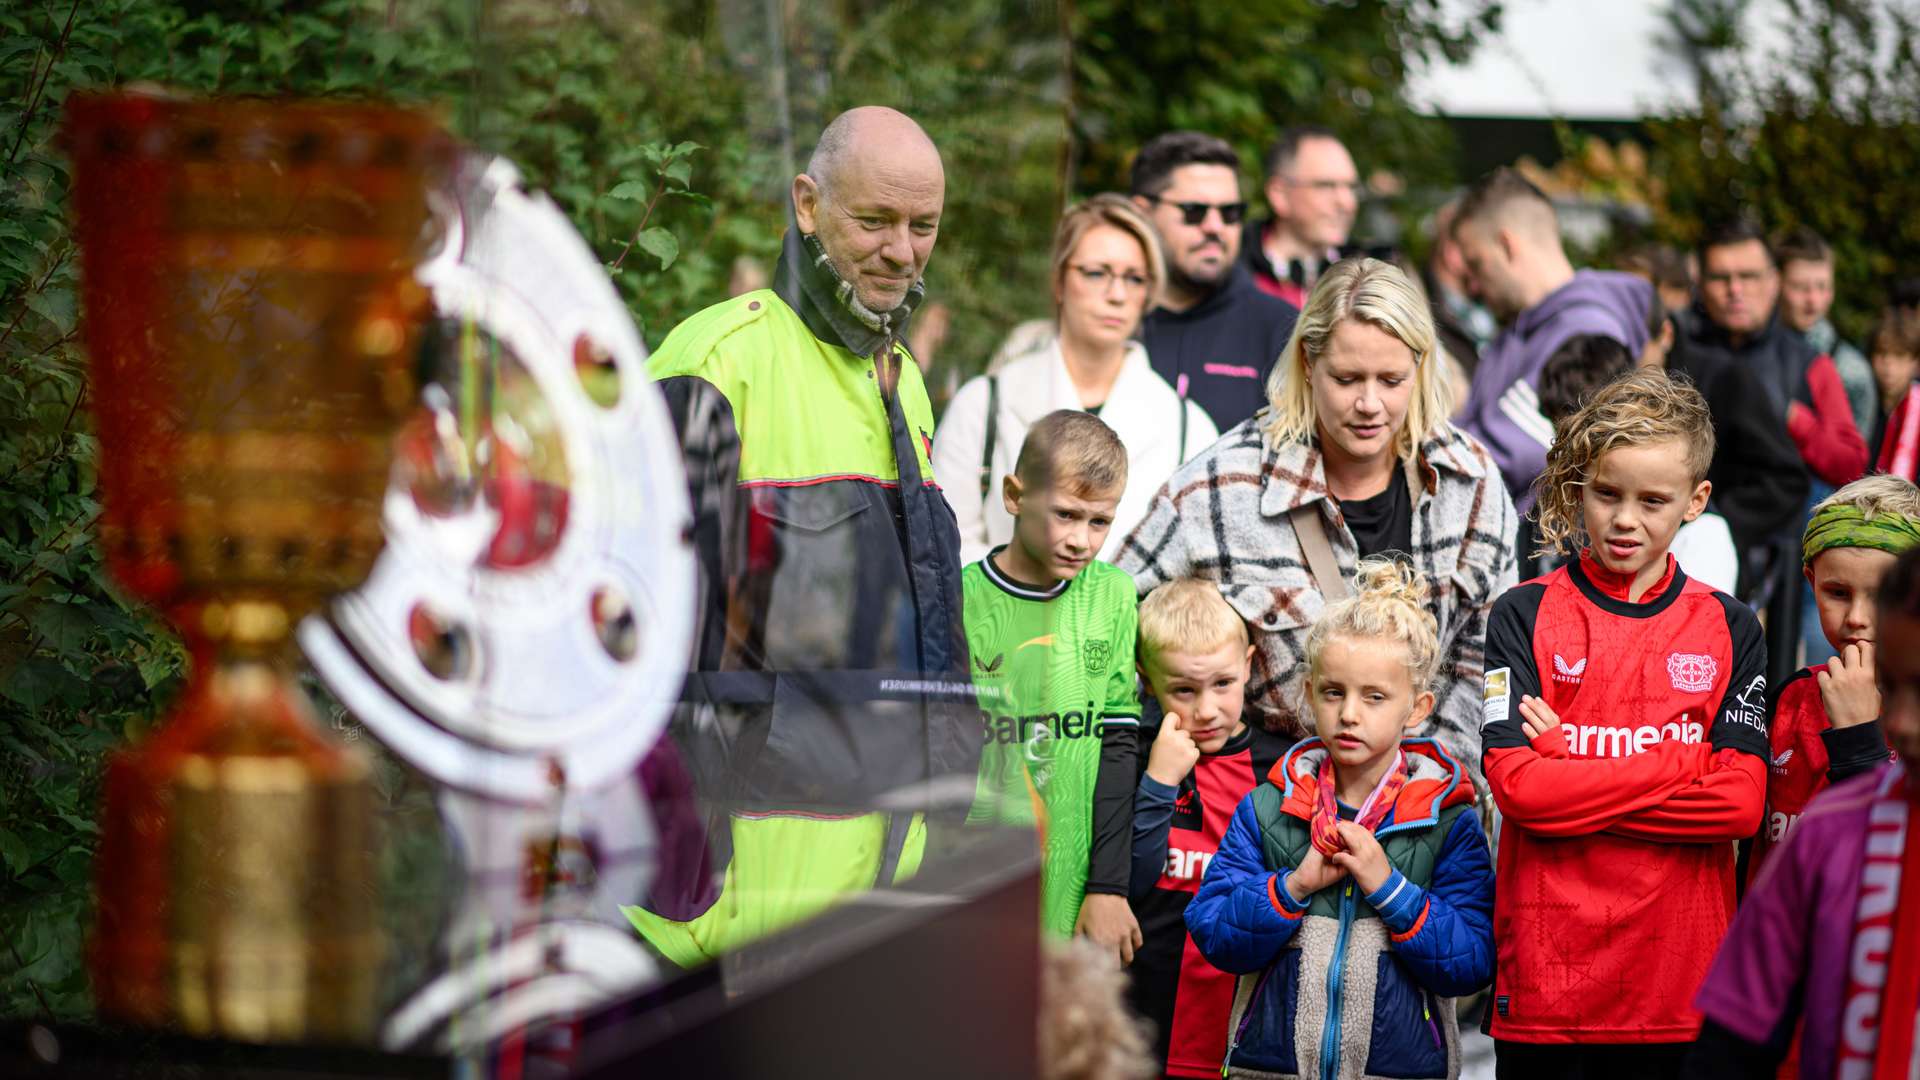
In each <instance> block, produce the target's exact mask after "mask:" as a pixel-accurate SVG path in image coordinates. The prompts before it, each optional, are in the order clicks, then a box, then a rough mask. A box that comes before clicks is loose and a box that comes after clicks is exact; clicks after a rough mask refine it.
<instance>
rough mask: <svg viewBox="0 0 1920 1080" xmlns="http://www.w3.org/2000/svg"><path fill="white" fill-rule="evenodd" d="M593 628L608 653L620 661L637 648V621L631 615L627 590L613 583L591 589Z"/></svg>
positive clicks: (638, 628)
mask: <svg viewBox="0 0 1920 1080" xmlns="http://www.w3.org/2000/svg"><path fill="white" fill-rule="evenodd" d="M592 608H593V632H594V636H596V637H598V638H599V639H600V645H601V647H602V648H605V649H606V650H607V655H608V656H611V657H613V658H614V659H615V660H618V661H620V662H622V663H624V662H626V661H628V660H631V659H633V658H634V656H635V655H637V654H638V653H639V652H640V624H639V622H638V621H637V620H635V619H634V617H633V604H631V603H630V602H628V600H627V594H626V593H624V592H622V591H620V590H619V589H618V588H615V587H613V586H610V585H608V586H602V587H600V588H598V589H595V590H594V592H593V604H592Z"/></svg>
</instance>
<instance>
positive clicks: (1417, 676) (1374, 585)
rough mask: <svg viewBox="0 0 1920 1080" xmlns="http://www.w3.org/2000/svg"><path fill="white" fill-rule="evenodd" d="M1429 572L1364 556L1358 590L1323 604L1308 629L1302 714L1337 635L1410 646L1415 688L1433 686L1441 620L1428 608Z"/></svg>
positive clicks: (1418, 690)
mask: <svg viewBox="0 0 1920 1080" xmlns="http://www.w3.org/2000/svg"><path fill="white" fill-rule="evenodd" d="M1428 593H1429V590H1428V588H1427V578H1426V575H1425V574H1422V573H1421V572H1420V571H1418V570H1416V569H1414V568H1413V567H1412V566H1410V565H1407V564H1405V563H1402V562H1400V561H1399V560H1397V559H1389V558H1384V557H1380V556H1375V557H1373V558H1367V559H1362V560H1360V567H1359V569H1358V570H1356V571H1355V572H1354V575H1353V595H1351V596H1348V597H1346V598H1345V599H1342V600H1335V601H1334V602H1333V603H1331V604H1328V605H1327V606H1326V607H1324V608H1321V609H1320V617H1319V618H1317V619H1315V620H1313V626H1312V627H1311V628H1310V629H1308V630H1307V644H1306V664H1305V666H1304V667H1303V668H1302V669H1301V675H1302V678H1301V679H1300V680H1299V687H1298V689H1299V692H1300V693H1301V695H1302V697H1301V700H1300V702H1299V707H1300V715H1302V716H1306V715H1308V713H1307V709H1306V700H1305V696H1304V695H1305V692H1306V683H1307V682H1308V681H1309V680H1311V679H1312V677H1313V674H1314V672H1317V671H1319V670H1320V654H1321V652H1322V651H1324V650H1325V649H1326V647H1327V642H1329V641H1332V640H1333V639H1334V638H1385V639H1386V640H1388V641H1397V642H1399V643H1401V644H1402V645H1404V646H1406V649H1407V673H1408V675H1409V676H1411V678H1412V680H1413V692H1414V693H1415V694H1419V693H1422V692H1424V691H1426V690H1428V689H1431V688H1432V686H1433V676H1434V670H1435V669H1436V668H1437V667H1438V666H1439V664H1440V624H1439V622H1438V621H1437V620H1435V619H1434V617H1433V612H1431V611H1429V610H1427V597H1428Z"/></svg>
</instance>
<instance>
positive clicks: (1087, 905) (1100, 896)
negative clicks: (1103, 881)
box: [1073, 893, 1146, 967]
mask: <svg viewBox="0 0 1920 1080" xmlns="http://www.w3.org/2000/svg"><path fill="white" fill-rule="evenodd" d="M1083 935H1084V936H1086V937H1088V938H1091V939H1092V940H1093V943H1094V944H1095V945H1098V946H1100V947H1101V948H1103V949H1110V950H1112V952H1113V955H1114V956H1116V957H1118V958H1119V959H1120V966H1121V967H1125V966H1127V965H1128V964H1131V963H1133V950H1135V949H1138V948H1139V947H1140V944H1141V942H1143V941H1145V940H1146V939H1145V938H1143V937H1141V936H1140V920H1138V919H1136V918H1134V917H1133V909H1132V908H1131V907H1128V906H1127V898H1126V897H1124V896H1117V895H1115V894H1113V893H1088V894H1087V898H1086V899H1085V900H1082V901H1080V916H1079V918H1077V919H1075V920H1074V922H1073V936H1074V937H1081V936H1083Z"/></svg>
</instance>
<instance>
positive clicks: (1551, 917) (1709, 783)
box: [1481, 369, 1767, 1080]
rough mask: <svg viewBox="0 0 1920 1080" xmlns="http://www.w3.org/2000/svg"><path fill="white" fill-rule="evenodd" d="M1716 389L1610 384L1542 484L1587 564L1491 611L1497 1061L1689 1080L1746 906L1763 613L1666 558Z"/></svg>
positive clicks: (1760, 775)
mask: <svg viewBox="0 0 1920 1080" xmlns="http://www.w3.org/2000/svg"><path fill="white" fill-rule="evenodd" d="M1713 449H1714V445H1713V424H1712V420H1711V417H1710V415H1709V413H1708V411H1707V404H1706V402H1705V401H1704V400H1702V399H1701V397H1700V395H1699V393H1698V392H1697V391H1695V390H1694V389H1693V388H1692V387H1691V386H1690V385H1688V384H1687V383H1685V382H1681V381H1675V380H1672V379H1670V378H1669V377H1668V376H1667V374H1666V373H1665V372H1664V371H1659V370H1651V369H1649V370H1642V371H1637V372H1634V373H1631V374H1629V375H1626V376H1623V377H1622V378H1620V379H1619V380H1617V381H1615V382H1613V383H1611V384H1609V385H1607V386H1606V387H1604V388H1602V389H1601V390H1600V391H1599V392H1598V393H1596V394H1595V395H1594V397H1593V398H1592V400H1591V401H1589V402H1588V404H1587V405H1586V406H1585V407H1584V408H1582V409H1581V410H1580V411H1579V412H1578V413H1577V414H1575V415H1574V417H1573V418H1572V419H1571V420H1570V421H1569V422H1568V424H1567V426H1566V429H1565V430H1564V432H1563V434H1562V436H1561V437H1560V438H1559V439H1558V440H1557V441H1556V442H1555V443H1554V446H1553V447H1552V449H1551V450H1550V451H1549V453H1548V458H1547V470H1546V472H1545V473H1543V474H1542V476H1541V478H1540V481H1539V504H1538V505H1539V532H1540V537H1541V541H1542V545H1543V547H1544V548H1545V549H1547V550H1550V551H1554V552H1564V551H1566V550H1567V549H1568V548H1572V549H1574V550H1576V551H1578V552H1579V557H1578V558H1577V559H1576V560H1574V561H1572V562H1570V563H1568V564H1567V565H1566V566H1563V567H1561V568H1560V569H1558V570H1555V571H1554V572H1553V573H1551V574H1548V575H1547V576H1546V577H1543V578H1538V579H1535V580H1533V581H1530V582H1526V583H1524V584H1521V585H1518V586H1516V587H1514V588H1513V589H1511V590H1509V591H1508V592H1507V593H1506V594H1505V595H1503V596H1502V597H1501V598H1500V599H1499V600H1498V601H1496V602H1495V604H1494V609H1493V616H1492V619H1491V621H1490V623H1489V626H1488V631H1487V675H1486V684H1485V710H1484V717H1483V723H1482V727H1481V742H1482V747H1483V763H1484V766H1485V769H1486V776H1487V783H1488V785H1489V786H1490V787H1491V789H1492V791H1493V796H1494V800H1495V802H1496V803H1497V804H1498V805H1499V807H1500V811H1501V813H1502V814H1503V815H1504V818H1505V820H1504V824H1503V826H1502V831H1501V837H1500V844H1499V868H1498V882H1499V885H1498V888H1497V889H1496V890H1495V909H1494V936H1495V940H1496V941H1497V943H1498V947H1499V966H1498V974H1497V975H1496V977H1495V981H1494V987H1493V1007H1492V1009H1491V1010H1489V1013H1488V1017H1489V1020H1488V1027H1489V1030H1490V1032H1491V1034H1492V1035H1493V1036H1494V1038H1495V1040H1496V1049H1497V1051H1498V1057H1497V1066H1496V1071H1497V1074H1498V1075H1499V1076H1500V1077H1501V1078H1502V1080H1507V1078H1512V1077H1533V1076H1540V1077H1554V1078H1556V1080H1564V1078H1568V1077H1573V1078H1578V1077H1588V1076H1591V1077H1617V1076H1619V1077H1623V1076H1633V1077H1664V1076H1675V1075H1678V1071H1679V1067H1680V1064H1681V1061H1682V1060H1683V1058H1684V1056H1685V1052H1686V1048H1687V1044H1688V1043H1690V1042H1691V1041H1692V1040H1693V1038H1694V1036H1695V1034H1696V1033H1697V1031H1698V1029H1699V1026H1700V1015H1699V1013H1697V1012H1695V1011H1694V1009H1693V1007H1692V1005H1691V1003H1690V1001H1689V998H1690V997H1691V995H1692V994H1693V991H1694V988H1695V987H1697V986H1698V985H1699V982H1700V978H1701V976H1702V975H1703V974H1705V972H1706V970H1707V965H1708V964H1709V963H1710V962H1711V960H1712V959H1713V952H1714V949H1715V948H1716V947H1717V946H1718V945H1719V942H1720V939H1721V937H1722V935H1724V934H1725V932H1726V929H1727V924H1728V922H1729V920H1730V919H1731V918H1732V915H1733V893H1734V890H1733V884H1734V865H1733V863H1734V859H1733V845H1732V844H1731V843H1729V841H1733V840H1739V839H1744V838H1746V837H1749V836H1751V835H1753V832H1754V830H1755V829H1756V828H1757V827H1758V825H1759V822H1760V811H1761V805H1762V802H1763V800H1764V797H1765V791H1766V760H1765V758H1764V756H1763V755H1764V753H1765V751H1766V746H1767V742H1766V674H1765V672H1766V646H1765V643H1764V641H1763V639H1762V637H1761V632H1760V625H1759V622H1758V620H1756V619H1755V618H1754V616H1753V613H1752V612H1751V611H1749V610H1748V609H1747V608H1746V607H1744V606H1742V605H1741V604H1739V603H1738V602H1737V601H1735V600H1733V599H1732V598H1731V597H1729V596H1727V595H1726V594H1724V593H1720V592H1716V591H1714V590H1713V589H1710V588H1708V587H1707V586H1705V585H1702V584H1700V583H1699V582H1696V581H1692V580H1690V579H1689V578H1688V577H1687V576H1686V574H1685V573H1684V572H1683V571H1682V570H1681V569H1680V568H1679V564H1678V563H1677V562H1676V561H1675V560H1674V559H1673V558H1672V557H1671V555H1670V554H1669V553H1668V550H1667V549H1668V547H1669V546H1670V545H1671V544H1672V542H1673V537H1674V534H1675V533H1676V532H1678V531H1679V529H1680V526H1681V524H1682V523H1683V522H1686V521H1691V520H1693V519H1694V518H1696V517H1698V516H1699V515H1700V514H1701V512H1702V511H1704V510H1705V509H1706V505H1707V496H1708V494H1709V493H1710V490H1711V485H1710V484H1708V483H1707V481H1706V479H1705V477H1706V475H1707V467H1708V465H1709V464H1710V463H1711V462H1712V460H1713Z"/></svg>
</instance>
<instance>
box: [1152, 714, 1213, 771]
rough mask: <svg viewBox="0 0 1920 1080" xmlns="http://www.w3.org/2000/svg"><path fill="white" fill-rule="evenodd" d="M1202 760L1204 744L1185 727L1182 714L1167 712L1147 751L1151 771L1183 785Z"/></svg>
mask: <svg viewBox="0 0 1920 1080" xmlns="http://www.w3.org/2000/svg"><path fill="white" fill-rule="evenodd" d="M1199 760H1200V746H1199V744H1197V743H1195V742H1194V741H1193V736H1192V735H1190V734H1188V733H1187V732H1186V731H1185V730H1184V729H1183V728H1182V727H1181V717H1180V714H1178V713H1174V712H1169V713H1167V715H1166V716H1165V717H1164V718H1163V719H1162V720H1161V721H1160V734H1158V735H1156V736H1154V739H1153V749H1152V750H1151V751H1149V752H1148V754H1147V775H1148V776H1151V777H1153V778H1154V779H1155V780H1157V781H1159V782H1160V783H1162V784H1165V785H1167V786H1168V787H1179V786H1180V781H1182V780H1185V779H1186V778H1187V774H1188V773H1190V772H1192V771H1193V766H1194V765H1195V764H1196V763H1197V762H1198V761H1199Z"/></svg>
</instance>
